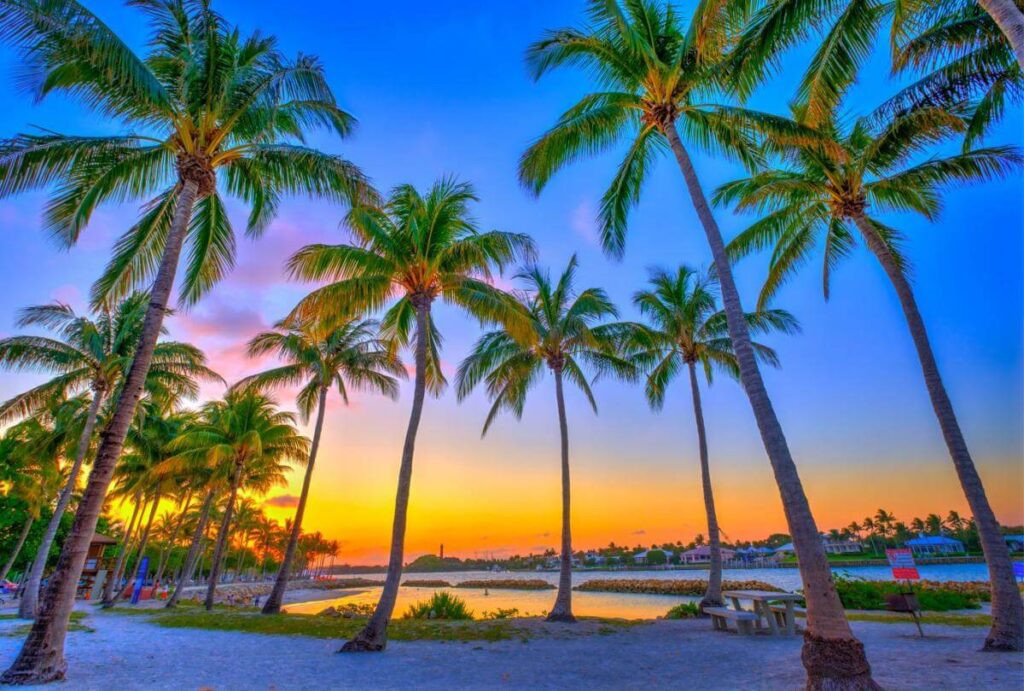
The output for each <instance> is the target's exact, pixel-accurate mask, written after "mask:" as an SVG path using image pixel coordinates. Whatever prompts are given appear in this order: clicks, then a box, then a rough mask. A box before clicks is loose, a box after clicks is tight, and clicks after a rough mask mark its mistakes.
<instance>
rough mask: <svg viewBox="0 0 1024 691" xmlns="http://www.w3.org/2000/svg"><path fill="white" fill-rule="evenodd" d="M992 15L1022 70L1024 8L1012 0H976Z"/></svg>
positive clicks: (1023, 68) (1023, 66)
mask: <svg viewBox="0 0 1024 691" xmlns="http://www.w3.org/2000/svg"><path fill="white" fill-rule="evenodd" d="M978 4H979V5H981V6H982V7H984V8H985V11H986V12H988V13H989V15H991V16H992V19H993V21H995V23H996V24H998V25H999V29H1000V30H1001V31H1002V32H1003V33H1004V34H1005V35H1006V40H1007V41H1009V42H1010V45H1011V46H1012V47H1013V54H1014V56H1016V58H1017V64H1018V65H1019V66H1020V68H1021V69H1022V70H1024V9H1021V6H1020V4H1018V3H1017V2H1014V0H978Z"/></svg>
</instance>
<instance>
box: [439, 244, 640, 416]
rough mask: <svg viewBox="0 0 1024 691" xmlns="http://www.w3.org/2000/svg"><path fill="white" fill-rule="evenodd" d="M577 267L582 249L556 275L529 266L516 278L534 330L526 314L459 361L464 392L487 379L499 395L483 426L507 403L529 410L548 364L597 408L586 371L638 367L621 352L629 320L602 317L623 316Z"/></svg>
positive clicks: (624, 372) (517, 410)
mask: <svg viewBox="0 0 1024 691" xmlns="http://www.w3.org/2000/svg"><path fill="white" fill-rule="evenodd" d="M576 271H577V261H576V257H575V256H573V257H572V258H571V259H570V260H569V264H568V265H567V266H566V269H565V271H564V272H563V273H562V275H561V276H559V277H558V279H557V280H556V281H552V280H551V276H550V275H549V274H548V273H547V272H546V271H543V270H542V269H540V268H538V267H536V266H529V267H527V268H525V269H523V270H522V271H521V272H520V273H519V274H517V276H516V278H518V279H520V280H521V281H523V282H524V284H525V290H524V291H522V292H517V293H516V297H517V299H518V300H519V302H520V305H521V309H522V310H523V311H524V312H525V313H526V314H528V315H529V316H528V322H527V323H528V324H529V327H530V328H529V331H528V332H527V333H526V334H522V333H520V328H519V326H518V325H519V323H520V321H521V319H517V320H516V328H512V329H509V328H504V327H503V328H499V329H496V330H494V331H490V332H488V333H486V334H484V335H483V336H482V337H481V338H480V339H479V340H478V341H477V343H476V345H475V346H474V347H473V351H472V353H471V354H470V355H469V356H468V357H467V358H466V359H465V360H464V361H463V362H462V364H461V365H459V370H458V374H457V380H456V381H457V384H456V390H457V394H458V397H459V399H460V400H461V399H463V398H465V397H466V396H468V395H469V394H470V392H472V390H473V389H474V388H475V387H476V386H477V385H478V384H479V383H480V382H485V383H486V388H487V395H488V397H489V398H490V399H491V400H492V401H493V404H492V406H491V409H490V412H488V414H487V418H486V420H485V421H484V427H483V433H484V434H486V433H487V430H488V428H489V427H490V426H491V423H492V422H493V421H494V418H495V417H496V416H497V414H498V413H499V412H500V411H502V410H508V411H510V412H512V413H513V414H514V415H515V416H516V417H521V416H522V414H523V407H524V405H525V403H526V394H527V392H528V391H529V390H530V388H532V387H533V385H535V384H536V383H538V382H539V381H540V380H541V378H542V376H543V372H544V368H545V367H547V368H548V369H550V370H551V371H552V372H555V373H559V374H560V375H564V377H565V378H566V379H567V380H568V381H570V382H572V383H573V384H575V385H576V386H577V387H578V388H579V389H580V391H582V392H583V395H584V396H585V397H586V399H587V401H588V402H589V403H590V405H591V407H592V408H593V409H594V412H597V401H596V400H595V398H594V394H593V392H592V391H591V388H590V383H589V381H588V377H587V375H586V373H585V371H586V370H587V369H592V370H593V371H594V372H596V373H598V374H602V373H613V374H616V375H619V376H624V377H630V376H632V375H633V368H632V366H631V365H630V364H629V363H628V362H627V361H626V360H624V359H623V358H621V357H620V356H619V354H618V349H619V344H620V342H621V337H622V333H623V327H622V325H620V324H613V323H605V324H601V323H600V322H601V321H602V320H606V319H608V318H611V317H615V316H617V314H618V312H617V311H616V309H615V306H614V305H613V304H612V303H611V301H610V300H609V299H608V295H607V294H606V293H605V291H604V290H602V289H600V288H587V289H585V290H582V291H579V292H576V290H575V288H574V285H573V284H574V282H575V279H576Z"/></svg>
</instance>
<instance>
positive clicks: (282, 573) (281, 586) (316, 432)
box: [263, 386, 327, 614]
mask: <svg viewBox="0 0 1024 691" xmlns="http://www.w3.org/2000/svg"><path fill="white" fill-rule="evenodd" d="M326 408H327V387H326V386H322V387H320V401H319V403H318V404H317V411H316V427H315V428H314V429H313V443H312V445H311V446H310V447H309V462H308V463H307V464H306V476H305V477H304V478H303V479H302V493H301V494H300V495H299V505H298V506H297V507H295V521H294V522H293V523H292V532H291V535H289V536H288V546H287V547H286V548H285V551H284V561H282V562H281V568H280V569H278V571H277V580H276V581H274V589H273V590H271V591H270V597H268V598H267V601H266V603H265V604H264V605H263V613H264V614H277V613H278V612H280V611H281V601H282V600H283V599H284V593H285V590H287V589H288V570H289V569H290V568H291V564H292V560H293V559H294V558H295V548H296V547H297V546H298V544H299V536H300V535H301V534H302V518H303V516H304V515H305V513H306V499H307V498H308V497H309V486H310V483H311V482H312V480H313V464H314V463H316V452H317V449H318V448H319V447H320V432H321V431H322V430H323V427H324V411H325V409H326Z"/></svg>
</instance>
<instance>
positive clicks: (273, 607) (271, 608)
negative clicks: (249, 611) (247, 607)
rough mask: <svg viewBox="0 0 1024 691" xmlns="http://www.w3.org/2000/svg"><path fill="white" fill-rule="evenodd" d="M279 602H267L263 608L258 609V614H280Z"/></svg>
mask: <svg viewBox="0 0 1024 691" xmlns="http://www.w3.org/2000/svg"><path fill="white" fill-rule="evenodd" d="M280 613H281V603H280V602H267V603H266V604H265V605H263V609H261V610H260V614H280Z"/></svg>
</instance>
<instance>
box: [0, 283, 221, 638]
mask: <svg viewBox="0 0 1024 691" xmlns="http://www.w3.org/2000/svg"><path fill="white" fill-rule="evenodd" d="M148 300H149V296H148V295H146V294H145V293H134V294H132V295H130V296H129V297H127V298H125V299H123V300H121V301H119V302H117V304H116V305H115V306H114V307H113V308H112V309H109V308H102V309H101V310H99V311H98V312H97V313H96V314H95V315H93V316H86V315H78V314H76V313H75V311H74V310H73V309H72V308H71V307H70V306H69V305H66V304H64V303H60V302H56V303H52V304H49V305H39V306H35V307H28V308H25V309H24V310H22V312H21V315H20V317H19V319H18V326H20V327H30V326H41V327H43V328H45V329H46V330H48V331H50V332H51V333H53V337H47V336H12V337H9V338H4V339H0V366H2V367H6V368H10V369H14V370H19V371H43V372H52V373H54V374H56V376H55V377H54V378H53V379H50V380H48V381H46V382H44V383H43V384H40V385H39V386H36V387H33V388H32V389H29V390H28V391H25V392H23V393H21V394H18V395H17V396H14V397H13V398H10V399H8V400H7V401H5V402H4V403H2V404H0V421H6V420H11V419H14V418H16V417H23V416H26V415H32V414H33V413H35V412H36V411H37V410H38V408H39V405H40V404H41V403H43V402H45V401H46V400H48V399H50V398H52V397H53V396H68V395H72V394H74V393H76V392H79V391H89V392H90V394H91V401H90V403H89V408H88V412H87V414H86V417H85V424H84V425H83V427H82V431H81V435H80V436H79V438H78V445H77V447H76V449H75V452H74V460H73V461H72V463H71V468H70V471H69V472H68V478H67V484H65V486H64V489H63V490H61V493H60V496H59V497H58V498H57V505H56V507H55V508H54V511H53V515H52V516H51V517H50V521H49V523H48V524H47V526H46V531H45V532H44V533H43V538H42V541H41V542H40V543H39V548H38V549H37V551H36V557H35V560H34V561H33V563H32V569H31V570H30V571H29V575H28V578H27V579H26V581H25V595H24V596H23V597H22V599H21V602H20V603H19V606H18V616H19V617H21V618H23V619H33V618H35V615H36V609H37V607H38V602H39V586H40V583H41V582H42V577H43V570H44V569H45V566H46V562H47V559H48V557H49V554H50V549H51V548H52V546H53V541H54V538H55V537H56V535H57V528H58V527H59V526H60V521H61V519H62V518H63V516H64V512H65V511H66V510H67V507H68V504H69V503H70V502H71V496H72V494H73V492H74V491H75V489H76V488H77V487H78V476H79V473H80V471H81V468H82V464H83V463H84V462H85V459H86V455H87V454H88V451H89V448H90V444H91V443H92V438H93V432H94V430H95V428H96V422H97V419H98V417H99V415H100V413H101V406H102V405H103V403H104V402H105V400H106V398H105V397H106V396H107V395H108V394H111V393H116V392H117V391H118V390H119V389H120V387H121V386H122V384H123V382H124V378H125V376H126V375H127V373H128V369H129V366H130V364H131V361H132V357H133V355H134V352H135V348H136V345H137V344H138V340H139V334H140V332H141V330H142V322H143V318H144V316H145V311H146V304H147V302H148ZM205 363H206V358H205V356H204V355H203V354H202V352H201V351H199V350H198V349H197V348H195V347H193V346H191V345H188V344H185V343H179V342H176V341H159V342H158V343H157V344H156V346H155V347H154V348H153V356H152V363H151V365H150V369H149V372H148V373H147V374H146V383H145V387H146V388H147V389H148V390H150V391H153V392H161V393H165V394H169V395H174V396H194V395H196V394H197V393H198V386H197V384H196V380H197V379H219V376H218V375H217V374H216V373H214V372H212V371H211V370H209V369H208V368H207V367H206V365H205Z"/></svg>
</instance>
